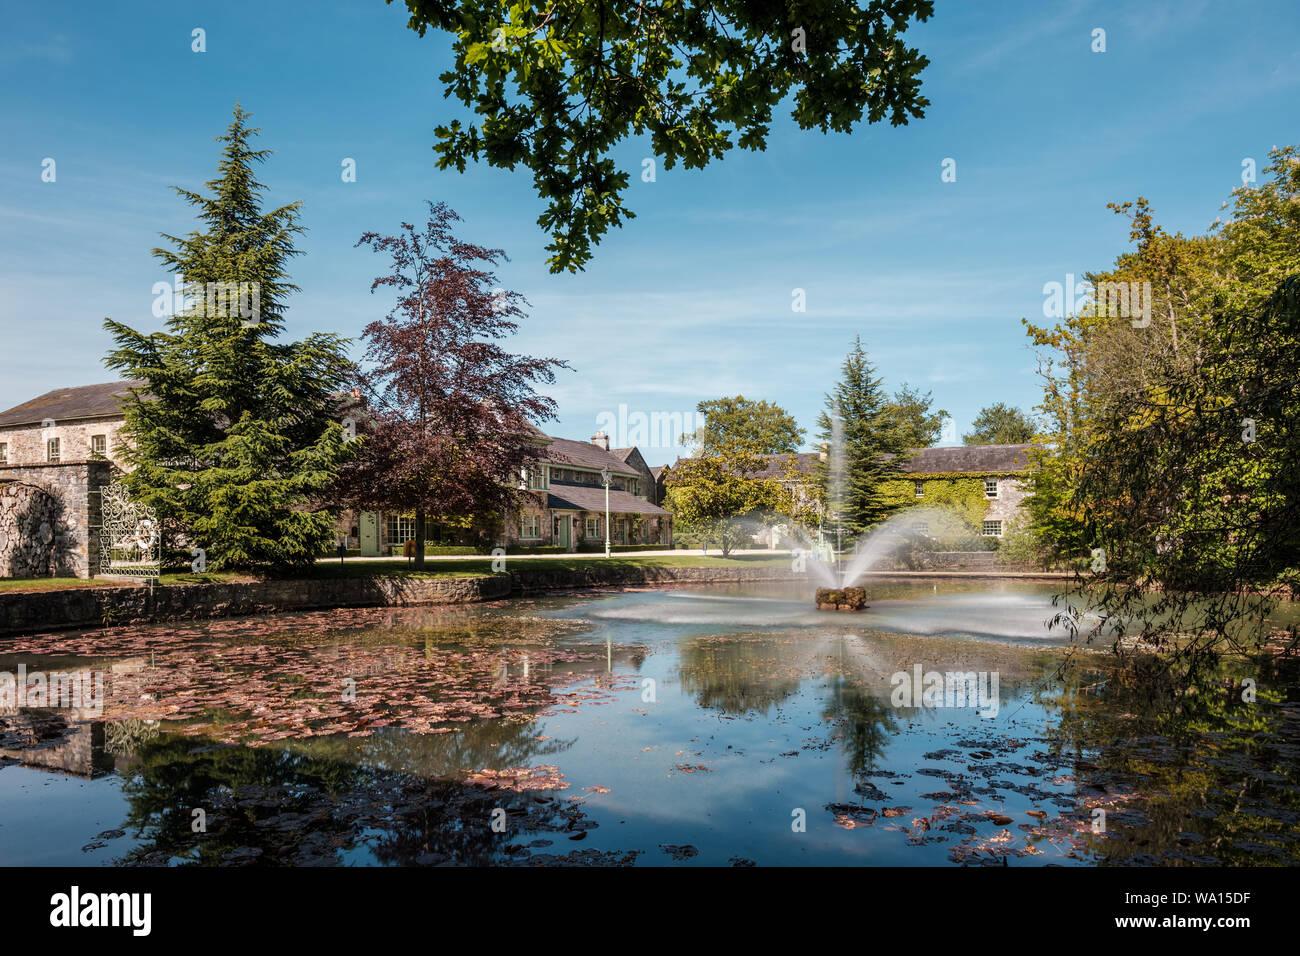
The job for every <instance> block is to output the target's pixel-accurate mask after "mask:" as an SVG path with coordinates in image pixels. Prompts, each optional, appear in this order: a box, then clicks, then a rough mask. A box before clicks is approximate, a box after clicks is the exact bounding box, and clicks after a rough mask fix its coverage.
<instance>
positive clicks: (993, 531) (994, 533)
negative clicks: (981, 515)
mask: <svg viewBox="0 0 1300 956" xmlns="http://www.w3.org/2000/svg"><path fill="white" fill-rule="evenodd" d="M980 534H982V535H984V536H985V537H989V538H1000V537H1002V522H1001V521H986V522H984V530H983V531H981V532H980Z"/></svg>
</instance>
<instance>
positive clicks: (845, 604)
mask: <svg viewBox="0 0 1300 956" xmlns="http://www.w3.org/2000/svg"><path fill="white" fill-rule="evenodd" d="M816 599H817V610H819V611H865V610H866V609H867V608H868V607H869V605H868V604H867V592H866V591H864V590H862V588H818V589H817V598H816Z"/></svg>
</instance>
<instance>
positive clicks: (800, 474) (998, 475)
mask: <svg viewBox="0 0 1300 956" xmlns="http://www.w3.org/2000/svg"><path fill="white" fill-rule="evenodd" d="M1031 448H1033V445H1032V444H1020V445H959V446H954V447H950V448H917V449H913V450H912V452H911V453H910V454H909V455H908V457H907V459H906V460H905V461H904V462H903V463H902V465H901V467H900V471H901V475H900V476H899V477H898V478H897V479H894V480H892V481H888V482H885V483H884V485H883V486H882V493H883V494H885V496H886V497H888V498H892V499H893V503H894V504H895V505H897V506H898V508H899V509H900V510H903V509H906V508H908V507H913V508H925V507H930V506H933V507H940V508H954V509H955V511H956V512H957V513H959V514H960V515H961V516H962V517H963V518H964V519H965V520H966V521H967V522H969V523H970V524H971V525H973V530H974V532H975V533H977V534H979V535H980V536H983V537H992V538H1001V537H1003V536H1004V535H1005V534H1006V533H1007V531H1008V529H1009V528H1011V527H1012V525H1014V524H1015V522H1016V521H1017V520H1018V519H1019V517H1020V514H1021V508H1022V505H1023V502H1024V500H1025V498H1026V497H1028V496H1029V494H1031V492H1030V490H1029V487H1028V482H1027V480H1026V473H1027V471H1028V469H1029V465H1030V462H1029V450H1030V449H1031ZM763 457H764V458H765V459H766V466H765V467H764V468H763V469H762V470H761V471H758V472H755V473H754V477H758V478H770V479H775V480H777V481H779V482H781V484H782V485H783V486H784V488H785V490H786V491H787V492H788V493H789V494H790V495H791V496H792V498H793V500H795V501H796V502H798V503H800V505H801V506H803V505H809V504H812V503H813V501H814V499H815V498H816V497H817V492H816V491H815V486H816V484H817V482H818V472H819V471H820V469H822V468H823V467H824V464H823V463H824V462H825V460H826V455H825V453H824V452H823V453H820V454H819V453H816V452H799V453H795V454H780V455H765V456H763ZM661 481H662V478H661ZM915 530H918V531H923V532H927V533H928V532H930V531H932V530H934V529H930V528H929V527H928V526H927V525H926V523H925V522H924V521H923V520H921V519H920V518H918V520H917V523H916V525H915ZM755 543H756V544H760V545H767V546H770V547H777V546H778V545H781V544H784V543H786V542H785V541H783V540H782V538H781V535H780V534H774V533H773V531H772V529H765V530H764V531H763V532H761V533H760V534H758V535H756V537H755Z"/></svg>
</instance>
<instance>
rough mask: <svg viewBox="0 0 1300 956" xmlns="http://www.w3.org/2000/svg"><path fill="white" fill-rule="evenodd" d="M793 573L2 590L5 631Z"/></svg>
mask: <svg viewBox="0 0 1300 956" xmlns="http://www.w3.org/2000/svg"><path fill="white" fill-rule="evenodd" d="M771 580H794V575H793V574H792V573H791V572H790V571H789V570H787V569H785V568H735V569H732V568H674V567H616V568H577V569H559V568H544V569H543V568H529V569H524V570H519V571H514V572H512V573H510V574H501V575H484V576H482V577H457V578H417V579H412V578H328V579H321V580H312V581H257V582H248V583H242V584H182V585H171V586H166V587H163V586H159V587H155V588H153V589H152V590H150V589H149V588H145V587H106V588H68V589H66V590H58V591H27V592H18V593H8V594H0V634H21V633H34V632H39V631H58V630H68V629H71V628H79V627H99V626H103V625H107V624H134V623H148V622H156V621H184V620H203V619H208V618H220V617H239V616H243V615H248V614H274V613H277V612H281V611H307V610H315V609H318V608H331V607H400V606H405V605H419V604H463V603H469V602H475V601H494V600H498V599H500V598H505V597H509V596H510V595H511V594H512V593H516V594H518V593H524V592H530V591H545V590H559V589H568V588H591V587H601V586H605V585H640V584H646V585H649V584H666V583H673V582H686V583H695V584H724V583H732V582H742V581H771Z"/></svg>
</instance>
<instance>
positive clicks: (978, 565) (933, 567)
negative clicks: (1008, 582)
mask: <svg viewBox="0 0 1300 956" xmlns="http://www.w3.org/2000/svg"><path fill="white" fill-rule="evenodd" d="M875 570H877V571H883V570H889V571H1004V570H1008V566H1007V565H1006V564H1004V563H1003V562H1002V561H1001V560H1000V559H999V557H998V553H997V552H996V551H929V552H924V553H921V554H918V555H917V556H916V562H915V564H914V565H913V566H911V567H909V566H908V565H907V564H906V563H904V562H903V561H901V560H899V559H895V560H894V561H893V562H892V563H890V564H889V566H888V567H886V566H885V563H884V562H881V563H879V564H877V565H876V566H875Z"/></svg>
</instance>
